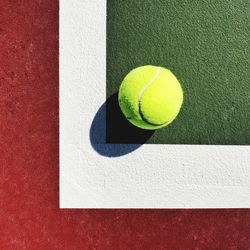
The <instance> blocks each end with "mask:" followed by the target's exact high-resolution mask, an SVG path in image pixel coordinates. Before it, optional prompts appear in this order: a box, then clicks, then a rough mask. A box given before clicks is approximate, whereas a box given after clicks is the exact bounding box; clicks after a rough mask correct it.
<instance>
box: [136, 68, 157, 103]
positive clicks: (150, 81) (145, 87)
mask: <svg viewBox="0 0 250 250" xmlns="http://www.w3.org/2000/svg"><path fill="white" fill-rule="evenodd" d="M160 73H161V69H160V68H158V69H157V72H156V74H155V75H154V76H153V77H152V78H151V79H150V80H149V81H148V82H147V83H146V84H145V85H144V86H143V88H142V89H141V90H140V92H139V94H138V107H140V102H141V98H142V95H143V93H144V91H145V90H146V89H147V88H148V87H149V86H150V85H151V84H152V83H153V82H154V81H155V80H156V79H157V77H158V76H159V74H160Z"/></svg>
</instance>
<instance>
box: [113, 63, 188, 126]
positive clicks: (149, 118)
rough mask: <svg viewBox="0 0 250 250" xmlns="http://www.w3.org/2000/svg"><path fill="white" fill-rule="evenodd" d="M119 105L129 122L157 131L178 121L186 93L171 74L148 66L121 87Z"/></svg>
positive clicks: (133, 71) (161, 68)
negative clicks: (177, 117) (184, 93)
mask: <svg viewBox="0 0 250 250" xmlns="http://www.w3.org/2000/svg"><path fill="white" fill-rule="evenodd" d="M118 101H119V105H120V108H121V110H122V113H123V114H124V115H125V117H126V118H127V119H128V121H130V122H131V123H132V124H134V125H135V126H137V127H139V128H142V129H152V130H155V129H159V128H162V127H165V126H167V125H168V124H170V123H171V122H172V121H173V120H174V119H175V118H176V116H177V115H178V113H179V111H180V108H181V106H182V103H183V91H182V88H181V85H180V83H179V82H178V80H177V79H176V77H175V76H174V74H173V73H172V72H171V71H170V70H168V69H166V68H163V67H156V66H151V65H148V66H142V67H138V68H136V69H134V70H132V71H130V72H129V73H128V75H127V76H126V77H125V78H124V80H123V81H122V83H121V86H120V89H119V94H118Z"/></svg>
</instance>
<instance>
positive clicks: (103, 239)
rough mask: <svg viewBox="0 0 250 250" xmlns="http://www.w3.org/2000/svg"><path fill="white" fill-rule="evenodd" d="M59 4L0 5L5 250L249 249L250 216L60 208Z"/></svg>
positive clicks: (0, 181)
mask: <svg viewBox="0 0 250 250" xmlns="http://www.w3.org/2000/svg"><path fill="white" fill-rule="evenodd" d="M58 163H59V160H58V1H55V0H1V1H0V249H1V250H12V249H18V250H22V249H32V250H33V249H67V250H68V249H69V250H71V249H73V250H74V249H77V250H78V249H126V250H127V249H153V250H155V249H250V236H249V235H250V210H60V209H59V208H58V204H59V202H58V197H59V194H58V192H59V187H58V178H59V177H58V173H59V170H58Z"/></svg>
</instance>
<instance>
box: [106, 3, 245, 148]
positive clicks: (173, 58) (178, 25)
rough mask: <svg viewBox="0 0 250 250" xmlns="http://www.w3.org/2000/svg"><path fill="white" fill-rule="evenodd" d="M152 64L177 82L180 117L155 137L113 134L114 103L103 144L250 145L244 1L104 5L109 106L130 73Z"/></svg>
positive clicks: (124, 133) (148, 134) (120, 129)
mask: <svg viewBox="0 0 250 250" xmlns="http://www.w3.org/2000/svg"><path fill="white" fill-rule="evenodd" d="M149 64H151V65H157V66H163V67H166V68H169V69H170V70H171V71H172V72H173V73H174V74H175V75H176V76H177V78H178V79H179V81H180V82H181V84H182V87H183V90H184V104H183V107H182V109H181V112H180V114H179V116H178V117H177V119H176V120H175V121H174V122H173V123H172V124H171V125H169V126H168V127H165V128H163V129H160V130H157V131H156V132H155V133H149V132H145V136H143V135H141V134H140V133H144V132H141V131H139V130H135V131H132V136H130V135H129V134H130V130H129V129H126V128H124V130H123V129H122V128H119V131H118V130H117V131H115V128H116V125H115V123H116V120H115V119H113V120H112V119H111V118H112V116H113V113H112V112H114V110H116V111H117V108H114V107H113V106H112V105H115V104H114V102H112V103H113V104H112V105H111V104H110V105H108V107H107V141H108V142H114V143H130V142H131V143H134V142H135V143H137V142H138V143H140V142H142V143H154V144H222V145H233V144H235V145H247V144H249V143H250V1H249V0H220V1H215V0H199V1H198V0H108V3H107V99H108V98H110V96H112V95H113V94H115V93H116V92H117V91H118V88H119V85H120V83H121V81H122V80H123V78H124V77H125V75H126V74H127V73H128V72H129V71H130V70H131V69H133V68H135V67H138V66H141V65H149ZM113 97H114V96H113ZM117 112H118V111H117ZM114 117H115V115H114ZM114 117H113V118H114ZM118 120H119V119H118ZM117 122H118V121H117ZM124 124H125V125H124ZM124 124H123V125H122V126H126V123H124ZM118 126H119V125H118ZM122 131H123V132H122ZM138 131H139V132H138ZM137 132H138V133H139V134H140V135H139V137H138V138H139V139H138V141H136V140H134V139H135V138H136V137H137ZM119 133H123V135H124V136H123V137H120V138H118V137H119ZM126 133H127V134H126ZM117 135H118V137H117ZM140 136H141V137H140ZM130 137H131V141H130V139H129V138H130ZM140 138H143V139H142V141H140V140H141V139H140ZM143 140H144V141H143Z"/></svg>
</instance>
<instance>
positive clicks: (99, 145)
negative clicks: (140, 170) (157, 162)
mask: <svg viewBox="0 0 250 250" xmlns="http://www.w3.org/2000/svg"><path fill="white" fill-rule="evenodd" d="M107 112H108V115H107ZM112 133H113V134H112ZM152 134H153V131H149V130H142V129H139V128H136V127H135V126H133V125H131V124H130V123H129V122H128V121H127V120H126V119H125V118H124V117H123V115H122V113H121V111H120V109H119V105H118V100H117V93H116V94H114V95H112V96H110V97H109V98H108V99H107V101H106V102H105V103H104V104H103V105H102V106H101V107H100V109H99V110H98V111H97V113H96V115H95V117H94V119H93V122H92V124H91V128H90V134H89V136H90V142H91V145H92V147H93V148H94V150H95V151H96V152H97V153H99V154H100V155H103V156H106V157H120V156H123V155H126V154H129V153H131V152H133V151H135V150H136V149H137V148H139V147H140V146H142V145H143V144H144V143H145V142H146V141H147V140H148V138H149V137H150V136H151V135H152ZM107 137H108V138H109V140H108V142H107ZM110 139H111V140H110ZM112 139H114V142H112ZM129 142H131V143H129Z"/></svg>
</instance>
